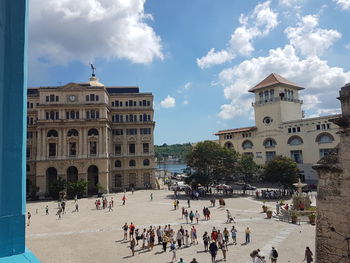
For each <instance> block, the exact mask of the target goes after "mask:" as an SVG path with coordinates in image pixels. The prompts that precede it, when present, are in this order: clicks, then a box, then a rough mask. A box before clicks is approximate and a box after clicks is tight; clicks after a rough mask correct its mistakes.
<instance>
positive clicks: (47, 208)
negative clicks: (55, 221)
mask: <svg viewBox="0 0 350 263" xmlns="http://www.w3.org/2000/svg"><path fill="white" fill-rule="evenodd" d="M45 212H46V215H49V206H48V205H47V206H46V207H45Z"/></svg>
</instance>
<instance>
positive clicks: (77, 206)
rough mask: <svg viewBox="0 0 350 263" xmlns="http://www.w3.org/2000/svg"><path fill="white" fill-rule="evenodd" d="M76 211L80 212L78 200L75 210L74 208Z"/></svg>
mask: <svg viewBox="0 0 350 263" xmlns="http://www.w3.org/2000/svg"><path fill="white" fill-rule="evenodd" d="M74 212H79V204H78V203H77V202H76V203H75V210H74Z"/></svg>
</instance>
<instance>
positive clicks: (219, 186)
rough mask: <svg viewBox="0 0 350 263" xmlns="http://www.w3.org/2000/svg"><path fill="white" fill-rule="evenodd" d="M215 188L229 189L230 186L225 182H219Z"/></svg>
mask: <svg viewBox="0 0 350 263" xmlns="http://www.w3.org/2000/svg"><path fill="white" fill-rule="evenodd" d="M215 188H216V190H231V189H232V187H231V186H229V185H227V184H219V185H217V186H216V187H215Z"/></svg>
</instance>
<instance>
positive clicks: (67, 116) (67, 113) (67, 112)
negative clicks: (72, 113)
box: [66, 111, 69, 120]
mask: <svg viewBox="0 0 350 263" xmlns="http://www.w3.org/2000/svg"><path fill="white" fill-rule="evenodd" d="M66 119H67V120H69V111H66Z"/></svg>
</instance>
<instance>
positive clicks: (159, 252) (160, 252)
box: [154, 251, 165, 255]
mask: <svg viewBox="0 0 350 263" xmlns="http://www.w3.org/2000/svg"><path fill="white" fill-rule="evenodd" d="M163 253H165V251H158V252H156V253H154V255H159V254H163Z"/></svg>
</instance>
